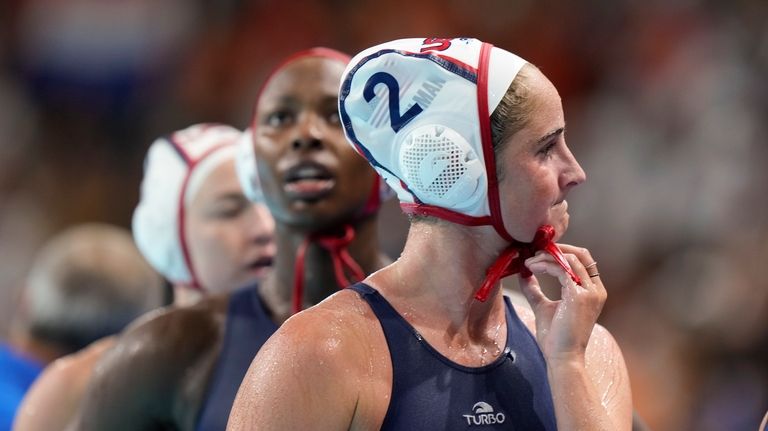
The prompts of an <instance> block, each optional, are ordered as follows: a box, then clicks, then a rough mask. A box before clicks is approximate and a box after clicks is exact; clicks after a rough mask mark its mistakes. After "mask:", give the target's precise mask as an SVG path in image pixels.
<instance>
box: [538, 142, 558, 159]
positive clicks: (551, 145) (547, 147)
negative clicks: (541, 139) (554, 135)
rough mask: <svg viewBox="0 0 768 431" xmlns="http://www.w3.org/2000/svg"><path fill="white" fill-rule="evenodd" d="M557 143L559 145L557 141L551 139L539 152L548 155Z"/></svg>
mask: <svg viewBox="0 0 768 431" xmlns="http://www.w3.org/2000/svg"><path fill="white" fill-rule="evenodd" d="M555 145H557V141H550V142H549V143H547V144H546V145H544V146H543V147H542V148H541V149H540V150H539V154H541V155H543V156H548V155H549V154H550V153H551V152H552V150H553V149H554V148H555Z"/></svg>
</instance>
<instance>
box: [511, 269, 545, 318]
mask: <svg viewBox="0 0 768 431" xmlns="http://www.w3.org/2000/svg"><path fill="white" fill-rule="evenodd" d="M518 280H519V282H520V290H521V291H522V292H523V296H525V299H527V300H528V303H529V304H530V305H531V308H533V310H534V311H535V310H536V309H537V308H538V307H539V306H540V305H542V304H547V303H549V302H551V301H550V300H549V298H547V296H546V295H544V292H542V291H541V285H540V284H539V280H537V279H536V276H535V275H532V276H530V277H523V276H519V277H518Z"/></svg>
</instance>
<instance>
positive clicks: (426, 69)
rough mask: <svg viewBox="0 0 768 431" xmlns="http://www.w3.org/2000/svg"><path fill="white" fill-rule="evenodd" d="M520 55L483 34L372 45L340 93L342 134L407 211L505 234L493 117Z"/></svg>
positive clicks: (358, 58)
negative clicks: (478, 37)
mask: <svg viewBox="0 0 768 431" xmlns="http://www.w3.org/2000/svg"><path fill="white" fill-rule="evenodd" d="M525 64H526V61H525V60H523V59H522V58H520V57H518V56H516V55H514V54H512V53H510V52H507V51H505V50H503V49H499V48H495V47H493V46H492V45H490V44H488V43H484V42H481V41H479V40H476V39H467V38H458V39H435V38H429V39H401V40H396V41H393V42H387V43H384V44H381V45H377V46H374V47H372V48H369V49H366V50H365V51H363V52H361V53H360V54H358V55H356V56H355V57H354V58H353V59H352V61H351V62H350V63H349V65H348V66H347V69H346V70H345V72H344V77H343V78H342V83H341V89H340V94H339V111H340V115H341V120H342V123H343V125H344V132H345V133H346V136H347V138H348V139H349V141H350V142H351V143H352V144H353V146H354V147H355V149H356V150H357V151H358V152H359V153H360V154H361V155H363V157H365V158H366V159H367V160H368V161H369V162H370V163H371V165H372V166H373V167H374V168H375V169H376V170H377V171H378V173H379V174H380V175H381V176H382V177H383V178H384V179H385V181H386V182H387V184H389V186H390V187H391V188H392V189H394V190H395V191H396V192H397V196H398V198H399V199H400V205H401V207H402V208H403V210H404V211H405V212H408V213H414V214H424V215H431V216H436V217H440V218H443V219H446V220H450V221H453V222H456V223H461V224H465V225H473V226H474V225H492V226H494V228H495V229H496V231H497V232H498V233H499V234H500V235H501V236H502V237H504V238H505V239H507V240H509V241H514V239H512V237H511V236H510V235H509V233H508V232H507V231H506V229H505V228H504V223H503V220H502V217H501V212H500V205H499V193H498V187H497V181H496V163H495V157H494V152H493V144H492V142H491V129H490V115H491V113H493V111H494V109H496V106H498V104H499V102H500V101H501V99H502V97H503V96H504V94H505V93H506V92H507V89H508V88H509V86H510V84H511V83H512V81H513V80H514V79H515V76H517V73H518V72H519V71H520V69H521V68H522V67H523V66H524V65H525Z"/></svg>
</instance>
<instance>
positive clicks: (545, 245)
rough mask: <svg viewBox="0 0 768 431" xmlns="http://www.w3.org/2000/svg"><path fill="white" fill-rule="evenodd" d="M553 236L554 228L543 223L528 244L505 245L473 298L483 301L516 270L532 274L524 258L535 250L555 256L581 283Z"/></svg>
mask: <svg viewBox="0 0 768 431" xmlns="http://www.w3.org/2000/svg"><path fill="white" fill-rule="evenodd" d="M554 237H555V228H553V227H552V226H550V225H544V226H541V227H539V229H538V230H536V236H535V237H534V238H533V242H531V243H528V244H522V243H518V244H513V245H510V246H509V247H507V248H506V249H505V250H504V251H502V252H501V255H500V256H499V257H498V258H496V261H495V262H494V263H493V265H491V267H490V268H488V271H487V272H486V275H485V280H484V281H483V285H482V286H481V287H480V290H478V291H477V293H475V299H477V300H478V301H480V302H485V301H486V300H487V299H488V294H489V293H490V292H491V289H492V288H493V287H494V286H496V284H498V282H499V281H500V280H501V279H502V278H504V277H507V276H509V275H512V274H517V273H518V272H519V273H520V275H522V276H523V277H526V278H527V277H530V276H531V275H533V274H532V273H531V271H529V270H528V268H527V267H526V266H525V260H526V259H528V258H529V257H532V256H534V255H535V254H536V252H537V251H546V252H547V253H549V254H551V255H552V257H554V258H555V261H556V262H557V263H558V264H560V266H562V267H563V269H565V272H567V273H568V275H570V276H571V279H572V280H573V281H574V282H576V284H578V285H581V279H580V278H579V276H578V275H576V273H574V272H573V268H571V265H570V264H568V260H566V259H565V256H564V255H563V252H562V251H560V249H559V248H558V247H557V244H555V243H554V242H553V241H552V239H553V238H554Z"/></svg>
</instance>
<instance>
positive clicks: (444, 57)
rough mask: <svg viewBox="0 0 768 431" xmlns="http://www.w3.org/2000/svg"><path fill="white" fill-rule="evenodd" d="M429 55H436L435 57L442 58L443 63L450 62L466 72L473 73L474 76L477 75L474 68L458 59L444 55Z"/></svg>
mask: <svg viewBox="0 0 768 431" xmlns="http://www.w3.org/2000/svg"><path fill="white" fill-rule="evenodd" d="M431 54H432V55H436V56H438V57H440V58H442V59H443V60H445V61H449V62H451V63H453V64H455V65H457V66H459V67H461V68H462V69H465V70H468V71H470V72H472V73H475V74H476V73H477V69H475V68H474V67H472V66H470V65H468V64H467V63H464V62H463V61H461V60H458V59H456V58H454V57H451V56H449V55H445V54H438V53H431Z"/></svg>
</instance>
